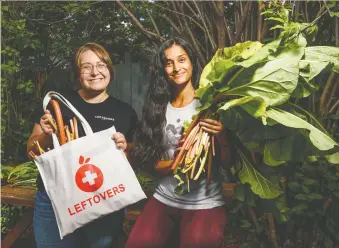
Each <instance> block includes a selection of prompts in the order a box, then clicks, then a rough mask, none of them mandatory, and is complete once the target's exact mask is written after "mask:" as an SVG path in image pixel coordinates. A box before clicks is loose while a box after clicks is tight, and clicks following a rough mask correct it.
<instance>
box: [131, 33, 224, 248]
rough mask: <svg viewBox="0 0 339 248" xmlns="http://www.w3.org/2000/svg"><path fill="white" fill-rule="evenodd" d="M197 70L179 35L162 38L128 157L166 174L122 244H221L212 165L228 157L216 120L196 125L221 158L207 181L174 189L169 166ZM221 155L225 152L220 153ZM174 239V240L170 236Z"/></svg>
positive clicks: (219, 200) (189, 111)
mask: <svg viewBox="0 0 339 248" xmlns="http://www.w3.org/2000/svg"><path fill="white" fill-rule="evenodd" d="M199 76H200V71H199V67H198V63H197V59H196V56H195V54H194V52H193V49H192V48H191V46H190V45H189V44H188V43H187V42H186V41H184V40H183V39H180V38H173V39H170V40H167V41H165V42H164V43H163V44H162V45H161V46H160V48H159V49H158V52H157V53H156V54H155V55H154V57H153V59H152V61H151V66H150V85H149V88H148V91H147V95H146V101H145V106H144V109H143V114H142V120H141V124H140V126H139V129H138V130H137V131H136V134H137V137H136V142H135V147H134V151H133V156H134V157H135V161H140V162H141V163H142V164H143V165H144V166H151V167H153V168H154V167H155V169H156V170H157V171H158V172H160V173H161V174H165V175H164V176H163V177H162V178H161V179H160V181H159V185H158V186H157V188H156V191H155V194H154V197H153V198H152V199H151V200H149V201H148V202H147V204H146V205H145V207H144V210H143V212H142V213H141V215H140V216H139V218H138V219H137V221H136V224H135V225H134V228H133V230H132V232H131V234H130V236H129V239H128V241H127V244H126V247H127V248H134V247H166V246H170V247H176V246H179V247H182V248H184V247H185V248H190V247H192V248H193V247H194V248H196V247H210V248H211V247H220V245H221V244H222V240H223V233H224V228H225V225H226V215H225V211H224V207H223V205H224V201H223V196H222V187H221V177H220V174H219V173H218V169H217V166H218V165H220V164H226V163H227V161H226V160H227V159H223V158H227V155H228V149H227V142H226V139H225V135H224V128H223V126H222V124H221V123H220V121H217V120H212V119H203V120H202V121H200V123H199V125H201V126H202V128H203V129H204V130H205V131H207V132H209V133H211V134H214V135H216V138H217V140H218V141H219V147H220V148H221V149H222V151H221V153H220V154H223V156H222V157H223V158H222V159H217V160H218V161H214V162H217V163H214V165H213V170H212V172H214V173H213V175H212V179H211V182H210V183H209V184H206V179H205V178H203V177H201V178H200V179H198V180H197V181H193V180H192V181H191V182H190V192H185V194H183V195H178V194H176V193H175V191H174V190H175V187H176V185H177V180H176V179H175V178H174V177H173V174H172V173H168V175H166V173H167V172H170V171H171V169H170V168H171V164H172V162H173V158H174V156H175V153H176V152H177V151H178V150H180V148H178V146H179V147H180V145H181V144H182V141H180V139H181V136H182V130H183V122H184V121H189V120H191V117H192V115H194V114H196V113H197V111H196V108H197V107H199V106H200V105H201V104H200V102H199V100H198V99H196V98H195V89H196V88H197V87H198V81H199ZM225 155H226V156H225ZM174 237H175V238H174ZM173 240H176V241H177V243H176V244H175V245H174V244H173V243H172V241H173Z"/></svg>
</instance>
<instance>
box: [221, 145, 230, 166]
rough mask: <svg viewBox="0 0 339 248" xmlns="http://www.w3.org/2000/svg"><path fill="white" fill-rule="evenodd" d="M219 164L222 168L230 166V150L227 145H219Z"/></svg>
mask: <svg viewBox="0 0 339 248" xmlns="http://www.w3.org/2000/svg"><path fill="white" fill-rule="evenodd" d="M220 165H221V167H222V168H224V169H229V168H230V167H231V150H230V148H229V147H228V146H222V147H220Z"/></svg>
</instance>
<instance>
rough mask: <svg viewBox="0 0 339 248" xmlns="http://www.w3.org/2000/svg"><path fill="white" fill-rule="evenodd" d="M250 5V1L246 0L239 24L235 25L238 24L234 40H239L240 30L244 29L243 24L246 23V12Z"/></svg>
mask: <svg viewBox="0 0 339 248" xmlns="http://www.w3.org/2000/svg"><path fill="white" fill-rule="evenodd" d="M251 6H252V1H251V0H249V1H248V2H247V4H246V6H245V10H244V14H243V15H242V18H241V21H240V23H239V25H237V26H239V28H238V29H237V34H236V36H235V39H234V41H235V42H239V40H240V37H241V32H242V30H243V29H244V26H245V24H246V20H247V16H248V12H249V11H250V8H251Z"/></svg>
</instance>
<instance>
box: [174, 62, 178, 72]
mask: <svg viewBox="0 0 339 248" xmlns="http://www.w3.org/2000/svg"><path fill="white" fill-rule="evenodd" d="M178 67H179V65H178V63H177V62H174V63H173V72H178V71H179V68H178Z"/></svg>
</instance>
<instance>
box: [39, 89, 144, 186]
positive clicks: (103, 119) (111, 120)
mask: <svg viewBox="0 0 339 248" xmlns="http://www.w3.org/2000/svg"><path fill="white" fill-rule="evenodd" d="M62 95H63V96H64V97H65V98H66V99H67V100H68V101H69V102H70V103H71V104H72V105H73V106H74V107H75V108H76V109H77V110H78V111H79V113H80V114H81V115H82V116H83V117H84V118H85V119H86V120H87V122H88V123H89V125H90V126H91V128H92V130H93V132H99V131H102V130H105V129H108V128H110V127H112V126H114V127H115V129H116V131H117V132H120V133H122V134H124V135H125V137H126V140H127V142H131V141H132V138H133V132H134V130H135V127H136V125H137V121H138V118H137V115H136V113H135V111H134V109H133V108H132V107H131V106H130V105H128V104H127V103H124V102H122V101H120V100H118V99H116V98H114V97H112V96H109V97H108V98H107V99H106V100H105V101H103V102H101V103H88V102H86V101H85V100H83V99H82V98H81V96H80V95H79V94H78V92H72V93H68V94H62ZM59 105H60V109H61V113H62V116H63V121H64V125H68V126H70V123H69V120H71V119H72V118H73V117H74V114H73V113H72V112H71V111H70V110H69V109H68V108H67V107H66V106H65V105H63V103H60V102H59ZM47 108H48V109H49V110H50V111H51V114H52V115H53V116H54V114H53V111H52V108H51V107H50V106H48V107H47ZM43 114H44V112H43V108H42V106H40V107H39V108H37V109H36V111H35V112H34V114H33V117H32V118H33V122H34V123H38V124H39V123H40V118H41V117H42V116H43ZM78 130H79V131H78V132H79V137H81V136H83V135H84V131H83V129H82V127H81V123H80V121H78ZM37 186H38V190H40V191H44V190H45V188H44V185H43V182H42V179H41V177H40V175H39V176H38V178H37Z"/></svg>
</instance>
